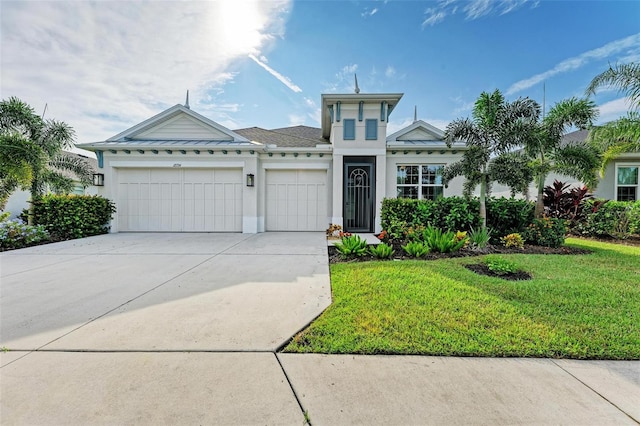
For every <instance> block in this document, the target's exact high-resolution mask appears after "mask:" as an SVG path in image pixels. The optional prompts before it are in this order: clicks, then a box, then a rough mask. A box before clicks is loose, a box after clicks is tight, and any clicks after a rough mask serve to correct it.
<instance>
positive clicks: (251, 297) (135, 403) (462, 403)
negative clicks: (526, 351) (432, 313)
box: [0, 233, 640, 425]
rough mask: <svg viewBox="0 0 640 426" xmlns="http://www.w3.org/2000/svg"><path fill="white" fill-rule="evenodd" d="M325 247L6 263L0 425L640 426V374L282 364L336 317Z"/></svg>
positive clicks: (150, 241)
mask: <svg viewBox="0 0 640 426" xmlns="http://www.w3.org/2000/svg"><path fill="white" fill-rule="evenodd" d="M326 244H327V243H326V240H325V239H324V235H323V234H322V233H266V234H258V235H243V234H113V235H105V236H100V237H93V238H87V239H83V240H75V241H67V242H63V243H58V244H51V245H47V246H39V247H33V248H30V249H24V250H17V251H13V252H7V253H2V254H0V273H1V275H0V277H1V282H0V322H1V323H0V332H1V333H0V346H2V347H4V348H8V349H9V351H6V352H0V365H1V366H2V368H0V424H2V425H12V424H18V425H22V424H29V425H31V424H47V425H48V424H91V425H93V424H105V425H107V424H109V425H120V424H150V425H151V424H153V425H156V424H180V425H183V424H237V425H245V424H285V425H290V424H303V422H304V421H305V419H310V421H311V423H312V424H313V425H335V424H385V425H387V424H394V425H395V424H403V425H404V424H438V425H442V424H455V425H457V424H599V425H603V424H604V425H606V424H612V425H613V424H615V425H619V424H638V422H640V362H638V361H629V362H615V361H611V362H609V361H568V360H541V359H491V358H456V357H422V356H353V355H330V356H329V355H300V354H283V353H277V354H276V353H275V349H276V348H278V347H279V346H280V345H282V344H283V343H284V342H286V341H287V340H288V339H289V338H290V337H291V336H292V335H294V334H295V332H296V331H297V330H299V329H301V328H302V327H304V326H305V324H307V323H308V322H309V321H311V320H312V319H313V318H314V317H315V316H317V315H318V314H320V313H321V312H322V310H324V309H325V308H326V307H327V306H328V305H329V303H330V297H331V295H330V284H329V270H328V265H327V252H326V247H327V245H326Z"/></svg>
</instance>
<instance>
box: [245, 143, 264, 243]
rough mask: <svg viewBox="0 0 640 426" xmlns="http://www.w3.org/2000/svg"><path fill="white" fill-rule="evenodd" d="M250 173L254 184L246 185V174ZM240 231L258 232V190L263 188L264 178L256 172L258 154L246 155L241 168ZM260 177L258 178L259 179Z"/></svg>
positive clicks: (247, 232) (246, 232)
mask: <svg viewBox="0 0 640 426" xmlns="http://www.w3.org/2000/svg"><path fill="white" fill-rule="evenodd" d="M248 174H252V175H253V176H254V179H255V184H254V185H255V186H253V187H250V186H247V183H246V179H247V175H248ZM242 177H243V185H244V186H243V188H242V233H243V234H255V233H257V232H258V191H259V188H262V189H264V179H260V175H259V174H258V156H257V155H253V156H250V157H247V159H246V160H245V164H244V168H243V170H242ZM259 179H260V180H259Z"/></svg>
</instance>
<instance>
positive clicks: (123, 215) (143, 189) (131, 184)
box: [117, 169, 242, 232]
mask: <svg viewBox="0 0 640 426" xmlns="http://www.w3.org/2000/svg"><path fill="white" fill-rule="evenodd" d="M117 208H118V212H117V214H118V229H119V231H150V232H240V231H242V170H241V169H120V170H119V171H118V205H117Z"/></svg>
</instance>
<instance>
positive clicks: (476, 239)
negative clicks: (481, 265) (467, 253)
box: [469, 228, 492, 250]
mask: <svg viewBox="0 0 640 426" xmlns="http://www.w3.org/2000/svg"><path fill="white" fill-rule="evenodd" d="M491 232H492V231H491V229H489V228H478V229H477V230H476V229H474V228H471V231H470V232H469V243H470V244H471V248H473V249H477V250H482V249H483V248H485V247H486V246H487V245H488V244H489V240H490V239H491Z"/></svg>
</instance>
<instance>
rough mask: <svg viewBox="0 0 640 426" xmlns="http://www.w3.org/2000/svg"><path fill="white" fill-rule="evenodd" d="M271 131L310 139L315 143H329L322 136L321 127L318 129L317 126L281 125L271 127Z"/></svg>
mask: <svg viewBox="0 0 640 426" xmlns="http://www.w3.org/2000/svg"><path fill="white" fill-rule="evenodd" d="M271 131H272V132H276V133H282V134H285V135H289V136H295V137H299V138H304V139H311V140H314V141H317V143H329V141H328V140H327V139H325V138H323V137H322V129H320V128H319V127H309V126H302V125H301V126H292V127H281V128H279V129H271Z"/></svg>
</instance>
